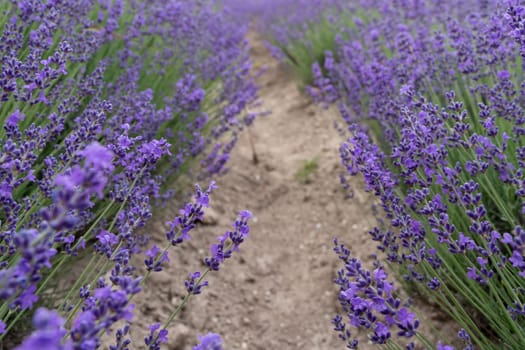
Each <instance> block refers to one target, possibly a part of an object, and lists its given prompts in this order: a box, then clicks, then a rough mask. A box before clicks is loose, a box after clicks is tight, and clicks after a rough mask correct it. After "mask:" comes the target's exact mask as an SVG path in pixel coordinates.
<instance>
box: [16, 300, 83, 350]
mask: <svg viewBox="0 0 525 350" xmlns="http://www.w3.org/2000/svg"><path fill="white" fill-rule="evenodd" d="M33 326H34V328H35V330H34V331H33V333H31V335H30V336H29V337H27V338H26V339H25V340H24V342H23V343H22V344H21V345H20V346H19V347H17V348H16V349H17V350H36V349H50V350H73V346H72V344H71V342H70V341H64V340H63V337H64V335H66V330H65V329H64V320H63V319H62V318H61V317H60V316H59V315H58V313H57V312H55V311H49V310H47V309H45V308H39V309H38V310H36V312H35V315H34V317H33Z"/></svg>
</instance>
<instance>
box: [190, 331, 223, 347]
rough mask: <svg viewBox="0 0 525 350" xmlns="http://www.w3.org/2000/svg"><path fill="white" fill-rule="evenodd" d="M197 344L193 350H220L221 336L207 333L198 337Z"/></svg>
mask: <svg viewBox="0 0 525 350" xmlns="http://www.w3.org/2000/svg"><path fill="white" fill-rule="evenodd" d="M199 342H200V343H199V344H198V345H196V346H194V347H193V350H222V349H223V347H222V339H221V336H220V335H218V334H215V333H208V334H206V335H204V336H201V335H200V336H199Z"/></svg>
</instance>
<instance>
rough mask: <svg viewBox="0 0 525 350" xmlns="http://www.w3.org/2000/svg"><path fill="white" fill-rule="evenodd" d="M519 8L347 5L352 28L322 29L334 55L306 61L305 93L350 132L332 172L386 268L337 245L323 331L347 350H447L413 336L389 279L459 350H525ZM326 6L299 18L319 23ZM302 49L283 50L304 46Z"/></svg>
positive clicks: (522, 12)
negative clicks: (374, 214) (358, 209)
mask: <svg viewBox="0 0 525 350" xmlns="http://www.w3.org/2000/svg"><path fill="white" fill-rule="evenodd" d="M518 3H519V2H507V1H464V2H460V3H458V2H452V1H450V2H447V1H445V2H433V1H395V2H383V1H367V2H361V3H358V2H357V1H356V2H353V4H352V5H351V6H349V7H347V11H346V12H344V15H343V16H342V19H335V20H334V21H336V23H342V24H344V23H345V22H346V21H347V18H348V14H350V17H351V18H352V22H353V24H352V25H346V26H344V25H342V26H340V27H337V29H336V30H335V31H332V35H333V37H334V38H335V43H336V47H335V49H333V50H332V51H330V52H326V53H325V55H324V57H323V58H322V59H320V60H319V59H318V58H315V62H314V64H313V67H312V68H313V69H312V72H313V80H314V84H313V86H311V87H310V88H309V92H310V93H311V95H312V96H313V98H314V99H315V100H316V101H318V102H320V103H323V104H337V105H338V107H339V110H340V112H341V116H342V117H343V120H344V121H345V125H346V126H344V127H342V126H339V127H340V129H341V131H342V132H348V133H349V139H348V141H347V142H345V143H344V144H343V145H342V147H341V149H340V151H341V159H342V163H343V165H344V166H345V167H346V169H347V171H348V174H349V175H358V174H359V175H361V176H362V178H363V180H364V182H365V185H366V189H367V190H368V191H370V192H372V193H373V194H374V195H376V196H377V197H378V200H379V201H380V203H381V208H382V213H378V219H379V223H380V224H379V225H378V226H377V227H376V228H374V229H373V230H371V232H370V236H371V239H373V240H374V241H376V242H377V243H378V256H379V258H382V259H383V260H384V261H386V263H387V264H388V265H389V269H386V268H385V267H383V264H382V263H380V262H379V261H378V262H377V263H376V265H375V267H374V268H373V270H372V271H368V270H366V269H365V268H364V267H363V266H361V263H360V261H359V260H358V259H356V258H354V257H352V255H351V254H350V251H349V250H348V249H347V248H345V247H344V246H342V245H341V244H339V243H336V252H337V254H338V255H339V256H340V258H341V259H342V261H343V262H344V264H345V268H344V269H343V270H341V271H340V272H339V275H338V278H337V280H336V284H337V285H338V286H339V287H340V291H341V292H340V296H339V300H340V304H341V306H342V308H343V310H344V311H345V313H344V315H343V316H344V317H343V316H338V317H336V318H335V319H334V325H335V327H336V330H337V331H338V332H339V333H340V335H341V338H342V339H344V340H345V341H346V342H347V345H348V347H349V348H356V347H357V345H358V340H357V339H356V337H355V336H354V335H353V333H351V332H350V329H351V328H352V327H356V328H361V329H364V330H365V331H366V332H367V334H368V337H369V340H370V341H372V342H374V343H376V344H384V345H385V346H386V347H388V348H394V349H397V348H404V347H406V348H407V349H412V348H414V347H415V346H416V344H417V343H419V344H420V346H423V347H425V348H429V349H433V348H437V349H447V350H448V349H452V348H453V347H452V346H450V345H446V344H448V343H451V342H454V340H453V339H442V340H443V343H441V342H440V343H438V344H437V345H433V344H430V343H429V342H428V341H427V340H426V339H425V337H424V336H423V334H421V333H420V332H419V328H420V327H419V321H418V320H417V317H416V315H415V314H414V313H413V312H412V311H410V305H408V304H406V303H404V302H402V300H400V299H399V297H398V296H397V294H396V292H395V289H394V285H393V281H389V280H388V279H387V276H388V272H387V271H388V270H390V271H392V273H393V274H394V277H396V278H397V279H398V280H401V281H402V283H403V285H404V286H405V289H406V290H407V291H409V292H410V293H411V294H412V295H413V296H418V295H419V296H420V297H424V298H425V299H427V300H430V301H432V302H434V303H435V304H436V305H439V307H440V308H441V309H442V310H444V311H445V312H446V313H448V315H449V316H450V317H451V318H452V319H454V320H455V321H456V322H457V324H458V331H459V332H458V337H459V339H458V340H457V343H461V342H463V343H464V345H463V346H462V347H463V348H465V349H472V348H473V347H474V346H475V347H477V348H480V349H496V348H501V347H503V348H508V349H521V348H522V347H523V344H525V330H524V328H523V327H524V326H525V323H524V318H523V316H524V315H525V313H524V306H523V305H524V302H525V297H524V292H525V283H524V280H523V276H524V268H525V263H524V259H523V254H524V252H523V244H524V239H525V235H524V233H525V231H524V228H523V225H524V224H525V201H524V196H525V187H524V186H525V181H524V180H525V178H524V174H525V137H524V135H525V128H524V124H525V116H524V112H523V108H524V104H525V103H524V99H523V86H524V85H523V84H524V80H523V57H525V55H524V52H525V49H524V46H523V44H524V41H523V33H524V32H523V31H524V23H525V22H524V21H525V9H524V8H523V7H522V6H521V5H519V4H518ZM325 6H326V5H325V4H322V3H315V4H312V7H310V9H309V10H305V11H306V12H314V13H317V14H323V13H329V12H327V11H328V10H327V8H326V7H325ZM327 6H330V5H329V4H328V5H327ZM356 6H357V8H358V10H354V9H355V8H356ZM325 18H326V19H325V21H327V20H328V18H329V17H325ZM306 20H308V18H306ZM314 20H317V19H315V18H314ZM276 21H277V20H275V21H273V22H271V23H275V22H276ZM317 21H318V23H323V22H322V21H319V20H317ZM323 26H325V25H323ZM268 27H270V26H268ZM325 27H326V26H325ZM332 28H333V27H329V30H332ZM280 29H281V30H283V31H286V30H287V29H286V25H281V27H280ZM294 32H295V29H294V28H293V27H292V29H291V33H294ZM270 33H271V31H270ZM290 35H292V34H290ZM276 37H277V36H276ZM275 40H276V41H279V39H275ZM301 40H306V44H304V43H301V42H300V43H299V44H294V43H292V45H306V46H307V45H316V41H315V40H309V39H308V37H306V38H304V37H302V38H300V40H299V41H301ZM309 59H311V58H309ZM288 63H290V60H288ZM292 63H294V62H292ZM345 318H346V321H345Z"/></svg>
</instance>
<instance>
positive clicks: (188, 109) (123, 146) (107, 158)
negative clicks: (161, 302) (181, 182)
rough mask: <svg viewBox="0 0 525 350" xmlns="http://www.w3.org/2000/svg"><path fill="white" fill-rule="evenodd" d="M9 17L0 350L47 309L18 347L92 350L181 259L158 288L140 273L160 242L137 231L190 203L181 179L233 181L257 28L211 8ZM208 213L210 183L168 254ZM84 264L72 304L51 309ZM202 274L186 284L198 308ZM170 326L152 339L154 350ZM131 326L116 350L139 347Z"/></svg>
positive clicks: (240, 231) (74, 0) (0, 90)
mask: <svg viewBox="0 0 525 350" xmlns="http://www.w3.org/2000/svg"><path fill="white" fill-rule="evenodd" d="M0 11H2V17H1V19H0V62H1V64H0V67H1V68H0V70H1V73H0V76H1V78H0V116H1V117H0V118H1V119H2V124H3V128H2V129H1V130H0V147H1V151H0V202H1V204H2V209H1V210H0V341H1V342H7V340H8V339H10V338H12V336H11V335H10V334H11V331H12V330H15V329H17V328H19V327H20V326H19V322H20V320H24V319H25V318H26V317H25V315H26V314H28V313H32V312H33V311H34V310H35V308H36V307H37V306H39V305H46V306H47V307H48V308H54V309H56V310H55V311H50V310H47V309H39V311H37V312H36V313H35V316H34V317H35V318H34V327H35V328H36V330H35V332H34V334H33V335H31V336H29V337H28V338H27V339H26V340H25V341H24V342H23V344H22V345H21V347H20V348H21V349H37V348H38V349H40V348H43V347H42V346H44V344H47V345H46V346H48V347H45V346H44V348H51V347H52V346H53V348H57V349H58V348H65V349H66V348H67V349H95V348H97V347H99V345H100V339H101V336H102V334H104V333H105V332H106V331H114V325H115V324H116V323H117V322H119V321H122V320H128V321H129V320H130V319H131V317H132V316H133V313H132V304H131V302H130V301H131V299H132V297H133V296H134V295H136V294H138V293H139V292H140V290H141V289H142V288H143V285H144V284H145V281H146V279H147V278H144V277H147V275H149V273H150V271H153V272H155V271H160V270H161V269H162V264H163V263H167V261H168V260H169V259H168V249H167V248H166V249H164V250H161V253H159V248H156V247H154V248H152V249H150V250H148V251H147V252H146V253H147V254H146V256H145V258H146V259H145V263H146V267H147V270H148V273H147V275H146V276H142V277H141V276H139V273H138V272H137V271H135V268H134V267H132V266H131V265H130V259H131V257H132V256H133V255H136V254H143V252H144V250H145V247H146V246H147V245H148V240H149V237H148V236H147V235H144V234H142V233H140V232H141V231H140V228H141V227H143V226H144V225H145V223H146V221H147V220H148V219H149V218H150V217H151V215H152V208H153V206H154V205H155V204H162V203H163V202H165V201H166V200H167V199H168V198H171V197H173V196H174V195H177V196H178V197H179V198H183V199H185V198H187V192H188V191H187V189H184V188H182V187H181V188H178V189H177V190H173V189H171V188H170V186H171V184H173V181H174V180H176V179H178V178H179V177H180V176H182V175H183V176H184V177H185V178H186V179H188V178H189V179H192V180H197V179H198V180H199V181H204V180H206V179H209V178H210V177H213V176H215V175H218V174H222V173H223V172H224V171H226V167H225V165H226V163H227V161H228V158H229V152H230V151H231V149H232V148H233V147H234V145H235V142H236V140H237V137H238V134H239V132H241V131H242V130H243V128H245V127H246V126H247V125H250V124H251V123H252V121H253V119H254V118H255V116H256V114H255V113H251V112H248V110H249V107H250V105H251V104H253V102H254V101H255V100H256V98H257V91H256V87H255V84H254V82H253V80H252V77H251V72H250V69H251V66H250V61H249V56H248V47H247V43H246V42H245V39H244V36H245V33H246V30H247V27H246V26H245V25H241V26H240V25H239V24H238V23H237V22H235V21H232V20H231V18H230V15H229V12H228V11H227V10H226V9H224V8H220V7H219V8H218V7H217V6H215V5H214V4H213V3H212V2H211V1H200V2H193V1H175V0H170V1H148V2H144V1H133V0H129V1H124V0H116V1H89V0H12V1H7V2H3V3H2V5H0ZM212 188H213V187H211V188H210V191H211V189H212ZM207 205H208V192H204V191H202V190H200V187H198V186H197V193H196V195H195V199H194V200H193V201H192V202H190V203H189V204H188V205H187V206H186V207H185V208H184V209H183V210H182V211H181V216H179V217H177V218H176V219H175V220H174V221H173V223H172V225H171V227H172V229H171V230H170V232H168V233H167V239H168V242H167V246H171V245H173V246H175V245H178V244H180V243H182V241H183V240H185V239H186V238H187V237H188V236H189V233H190V231H191V230H192V229H193V228H194V226H195V223H196V221H197V220H198V219H199V218H200V217H201V216H202V207H203V206H207ZM248 218H249V214H247V213H241V216H240V217H239V219H238V220H237V221H236V222H235V224H234V228H235V229H234V231H231V232H227V233H226V234H225V236H224V237H223V238H222V240H221V242H220V244H218V245H214V246H213V247H212V256H211V257H210V258H209V264H210V265H209V266H210V267H209V269H210V270H217V269H218V267H219V265H220V264H221V263H222V262H223V261H224V259H226V258H228V257H229V255H231V252H232V251H230V250H231V249H235V248H236V247H237V246H238V244H240V243H241V242H242V240H243V237H245V235H247V232H248V231H247V230H248V229H247V226H246V221H247V219H248ZM228 242H229V243H228ZM227 243H228V244H229V245H227V246H225V244H227ZM218 247H220V249H219V248H218ZM86 254H87V255H90V256H91V257H92V258H91V260H90V261H89V263H88V266H86V267H85V269H84V270H83V271H82V272H81V274H80V276H79V277H78V279H76V280H75V281H73V284H72V285H70V286H67V289H66V291H65V292H64V293H65V297H64V299H63V300H61V301H50V300H44V299H42V295H44V293H45V292H46V291H47V289H48V288H49V286H50V285H52V284H54V283H55V282H56V280H57V278H58V277H57V276H60V275H61V274H62V271H64V268H65V267H66V266H67V265H68V264H70V263H71V262H72V261H74V260H76V259H79V256H81V255H86ZM159 254H160V255H159ZM207 262H208V260H207ZM204 275H205V273H203V275H199V276H198V277H197V275H196V274H192V275H191V276H190V277H189V280H188V281H189V282H188V283H189V285H192V287H191V288H190V287H187V289H188V296H191V295H194V294H198V293H197V291H199V290H200V288H202V287H203V286H204V285H205V281H204V279H203V278H204ZM192 283H193V284H192ZM181 307H182V306H181ZM174 314H175V315H176V312H174ZM171 322H172V320H169V322H166V324H164V325H163V327H162V328H161V327H160V326H158V327H157V326H153V327H152V333H155V332H157V333H156V335H154V336H153V338H152V339H149V340H146V345H147V346H148V347H149V348H151V349H154V348H157V347H158V346H159V341H161V340H164V338H165V336H166V333H167V328H168V326H169V324H170V323H171ZM126 327H127V328H126ZM126 327H125V328H122V329H119V330H118V331H117V332H116V337H117V345H116V346H115V349H117V348H118V349H126V348H129V344H128V343H127V341H125V339H126V337H127V334H128V333H129V326H126ZM159 332H160V333H162V335H159V334H160V333H159ZM45 342H48V343H45ZM203 348H204V347H203Z"/></svg>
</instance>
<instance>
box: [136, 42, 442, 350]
mask: <svg viewBox="0 0 525 350" xmlns="http://www.w3.org/2000/svg"><path fill="white" fill-rule="evenodd" d="M250 39H251V40H252V44H253V59H254V61H255V64H256V66H262V65H266V66H267V71H266V74H264V75H263V76H262V77H261V78H260V79H259V84H260V87H261V92H260V95H261V99H262V101H263V102H264V107H265V108H267V109H269V110H271V112H272V113H271V114H270V115H268V116H265V117H261V118H259V119H258V120H257V121H256V122H255V125H254V126H253V127H252V128H251V130H250V132H245V133H244V134H243V135H242V137H241V138H240V140H239V143H238V145H237V147H236V148H235V150H234V151H233V153H232V155H231V160H230V162H229V168H230V171H229V172H228V173H227V174H226V175H224V176H223V177H221V178H220V179H218V181H217V184H218V189H217V190H216V191H215V192H214V194H213V195H212V198H211V206H212V210H210V211H208V213H207V218H206V221H205V224H204V225H201V226H199V227H198V228H197V229H196V230H195V231H194V232H193V233H192V240H191V241H189V242H187V243H185V244H184V245H182V246H181V247H180V248H176V249H174V250H172V251H170V258H171V263H170V264H169V265H168V266H166V267H165V269H164V270H163V271H162V272H160V273H156V274H153V275H152V276H151V277H150V279H149V280H148V282H147V283H146V286H145V288H144V293H142V294H141V297H140V298H137V299H136V300H134V301H135V302H136V304H137V306H136V308H137V310H136V312H137V314H138V316H137V317H136V319H135V322H134V323H135V325H134V326H133V329H135V331H134V332H135V333H133V334H132V337H133V338H135V339H136V340H137V341H136V342H135V344H141V343H143V342H142V340H141V339H143V337H144V335H145V331H143V330H145V329H146V328H147V326H148V325H149V324H152V323H155V322H163V321H165V320H166V318H167V317H168V316H169V314H170V312H171V311H172V310H173V309H174V308H175V307H176V306H177V304H178V303H179V301H180V300H181V298H182V297H183V295H184V293H185V292H184V279H185V277H186V276H187V274H188V273H190V272H194V271H199V270H201V271H202V270H203V269H204V266H203V264H202V260H203V259H204V257H205V256H206V255H208V252H209V251H208V247H209V245H210V244H211V243H213V242H214V241H215V240H216V237H217V236H219V235H220V234H222V233H223V232H224V231H225V230H227V229H228V228H229V227H231V226H230V220H233V219H234V218H235V215H236V214H237V213H238V212H239V211H240V210H242V209H249V210H251V211H252V212H253V213H254V215H255V218H254V219H253V222H252V225H251V228H252V229H251V233H250V237H249V238H248V240H247V241H246V242H245V243H244V245H243V246H242V247H241V251H240V252H239V253H238V254H235V255H234V257H233V258H232V259H230V260H229V261H227V262H226V263H225V265H224V266H223V267H222V268H221V271H219V272H217V273H212V274H210V275H208V276H209V278H208V281H209V284H210V286H209V287H208V288H206V289H205V290H204V291H203V293H202V294H201V295H198V296H195V297H193V298H192V299H190V301H189V303H188V304H187V306H186V307H185V309H184V311H183V312H182V314H181V316H180V317H179V318H178V319H177V320H176V321H175V324H174V325H173V326H172V327H171V328H170V337H169V338H170V341H169V344H168V348H169V349H170V350H187V349H191V348H192V347H193V346H194V345H195V343H196V342H197V335H198V334H206V333H207V332H214V333H219V334H221V336H222V337H223V339H224V343H225V344H224V345H225V349H232V350H237V349H250V350H266V349H279V350H289V349H290V350H291V349H343V348H345V346H344V343H343V342H341V341H340V340H339V339H338V338H337V335H336V334H335V332H334V331H333V330H332V328H333V327H332V325H331V322H330V320H331V319H332V317H333V316H334V315H335V314H336V312H337V290H336V288H335V286H334V285H333V283H332V280H333V278H334V275H335V272H336V270H337V269H338V268H339V267H340V264H339V263H338V261H337V258H336V256H335V254H334V253H333V252H332V247H333V243H332V240H333V238H334V237H336V236H337V237H339V238H340V239H341V240H343V241H344V242H345V243H347V244H348V245H349V246H350V247H351V249H352V251H353V253H354V254H355V255H357V256H359V257H360V258H361V259H362V260H364V262H365V263H367V262H370V261H371V260H372V258H371V255H372V254H373V253H374V251H375V243H374V242H372V241H371V240H370V239H369V237H368V234H367V231H368V230H369V229H371V228H372V227H373V226H374V223H375V219H374V218H373V216H372V214H371V210H370V205H371V203H372V202H371V200H372V199H371V198H370V197H369V196H368V194H366V193H364V192H362V191H361V192H360V191H359V190H358V189H359V188H360V185H361V184H360V180H359V179H355V184H354V185H355V186H354V187H355V189H356V193H355V197H354V198H353V199H350V200H348V199H345V194H344V192H343V190H342V188H341V185H340V183H339V173H340V172H341V171H342V167H341V166H340V165H339V155H338V147H339V146H340V144H341V142H342V139H341V137H340V136H339V134H338V133H337V131H336V130H335V129H334V127H333V122H334V120H336V119H337V118H338V117H337V114H336V113H335V112H334V111H331V110H323V109H320V108H319V107H317V106H315V105H313V104H311V103H310V101H309V99H308V98H307V97H306V96H304V95H303V94H302V93H301V92H300V91H299V90H298V88H297V85H296V81H295V80H294V78H293V76H292V75H291V73H290V72H287V71H286V69H285V68H284V67H282V66H281V65H279V64H278V63H277V62H276V61H275V60H274V59H273V58H272V57H271V56H270V54H269V53H268V52H267V51H266V49H265V48H264V46H263V45H262V43H261V41H260V39H259V38H257V37H256V36H253V35H252V37H251V38H250ZM252 143H253V146H254V148H255V152H256V155H257V158H258V163H257V164H255V163H254V162H253V151H252V146H251V144H252ZM314 159H315V160H316V162H317V164H318V167H317V170H315V171H312V173H311V174H310V176H308V178H307V181H304V180H305V179H302V180H301V179H299V178H298V176H297V173H298V172H299V171H301V169H303V168H304V166H305V163H306V162H308V161H312V160H314ZM314 163H315V162H314ZM202 185H206V184H202ZM177 210H178V205H175V204H173V206H172V207H170V208H168V209H167V210H165V211H164V212H163V213H161V214H159V215H157V216H156V217H155V218H154V220H152V221H153V223H152V224H151V225H150V226H149V227H148V230H150V231H151V232H150V233H151V234H152V236H153V237H154V240H153V241H154V242H155V243H157V244H159V245H162V246H163V245H164V243H163V242H164V234H165V232H166V229H167V226H166V225H165V224H164V222H166V221H169V220H170V219H172V218H173V217H174V216H175V215H176V213H177ZM137 263H140V262H137ZM427 314H432V312H427ZM372 348H373V347H372V346H371V345H370V344H366V343H364V344H361V345H360V349H365V350H366V349H372Z"/></svg>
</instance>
